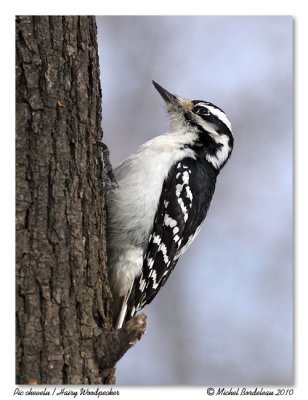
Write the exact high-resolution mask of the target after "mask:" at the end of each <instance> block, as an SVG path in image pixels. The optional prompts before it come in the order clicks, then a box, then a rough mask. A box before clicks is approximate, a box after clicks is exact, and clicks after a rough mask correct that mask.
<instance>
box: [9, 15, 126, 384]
mask: <svg viewBox="0 0 308 400" xmlns="http://www.w3.org/2000/svg"><path fill="white" fill-rule="evenodd" d="M16 45H17V52H16V132H17V133H16V163H17V165H16V263H17V272H16V285H17V287H16V312H17V317H16V337H17V343H16V383H18V384H23V383H32V384H33V383H39V384H40V383H43V384H91V383H92V384H98V383H112V382H113V381H114V376H113V366H114V365H115V363H116V361H117V360H118V359H119V358H120V357H121V354H122V353H121V351H122V349H121V348H119V351H117V348H116V345H115V347H114V348H113V353H114V352H115V353H118V356H115V357H113V358H112V360H113V361H114V362H111V363H110V362H107V364H108V368H107V367H106V363H104V360H107V359H110V356H109V355H108V352H109V351H110V349H109V348H108V346H107V345H106V344H108V343H110V337H112V335H114V333H113V331H112V326H111V312H110V303H111V294H110V290H109V285H108V280H107V270H106V243H105V206H104V193H103V191H102V176H103V165H102V162H101V158H100V154H99V153H100V148H99V147H98V146H97V145H96V142H97V141H99V140H100V139H101V136H102V131H101V91H100V83H99V63H98V55H97V42H96V23H95V18H94V17H74V16H70V17H59V16H55V17H43V16H40V17H32V16H23V17H17V21H16ZM124 341H126V342H127V341H129V338H124ZM98 343H100V344H101V346H99V352H97V344H98ZM109 347H110V346H109ZM120 347H121V346H120ZM122 347H123V346H122ZM129 347H130V346H129ZM98 353H99V354H98ZM122 355H123V354H122Z"/></svg>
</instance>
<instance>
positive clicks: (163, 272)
mask: <svg viewBox="0 0 308 400" xmlns="http://www.w3.org/2000/svg"><path fill="white" fill-rule="evenodd" d="M216 176H217V171H215V170H214V169H212V170H211V169H210V170H209V168H208V166H206V165H205V163H202V162H200V160H198V161H196V160H194V159H192V158H185V159H183V160H181V161H180V162H178V163H176V164H175V165H174V166H173V167H172V169H171V170H170V172H169V175H168V177H167V178H166V179H165V181H164V184H163V188H162V194H161V197H160V200H159V204H158V208H157V212H156V216H155V220H154V224H153V229H152V232H151V235H150V237H149V242H148V246H147V249H146V253H145V255H144V263H143V268H142V274H141V275H140V276H139V277H137V278H136V279H135V282H134V285H133V288H132V291H131V293H130V297H129V299H128V304H127V305H128V308H127V313H126V318H127V319H129V318H130V317H131V316H133V315H134V314H135V313H136V312H137V311H138V310H139V309H141V308H142V307H144V306H145V305H146V304H149V303H150V302H151V301H152V300H153V298H154V297H155V296H156V294H157V293H158V291H159V290H160V288H161V287H162V286H163V285H164V283H165V282H166V280H167V279H168V277H169V275H170V273H171V271H172V270H173V268H174V267H175V265H176V263H177V261H178V259H179V257H180V256H181V255H182V254H184V252H185V251H186V249H187V248H188V247H189V245H190V244H191V243H192V241H193V239H194V238H195V236H196V235H197V233H198V232H199V230H200V227H201V224H202V222H203V221H204V219H205V217H206V214H207V211H208V209H209V206H210V202H211V199H212V196H213V193H214V189H215V182H216Z"/></svg>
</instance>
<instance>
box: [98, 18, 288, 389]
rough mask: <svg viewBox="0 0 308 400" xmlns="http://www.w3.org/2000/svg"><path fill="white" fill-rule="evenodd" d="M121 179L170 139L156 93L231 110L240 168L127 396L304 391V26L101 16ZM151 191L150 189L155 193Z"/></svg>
mask: <svg viewBox="0 0 308 400" xmlns="http://www.w3.org/2000/svg"><path fill="white" fill-rule="evenodd" d="M97 24H98V44H99V52H100V65H101V79H102V92H103V129H104V141H105V142H106V144H107V145H108V146H109V149H110V151H111V161H112V163H113V165H114V166H116V165H117V164H118V163H119V162H120V161H121V160H123V159H124V158H125V157H127V156H129V155H130V154H131V153H133V152H134V151H135V150H136V149H137V147H138V146H139V145H141V144H142V143H144V142H145V141H147V140H149V139H151V138H153V137H154V136H157V135H159V134H161V133H163V132H166V131H167V130H168V118H167V115H166V112H165V111H164V107H163V101H162V99H161V97H160V96H159V94H158V93H157V92H156V90H155V89H154V87H153V86H152V83H151V81H152V79H154V80H156V81H157V82H158V83H160V84H161V85H162V86H164V87H165V88H166V89H168V90H169V91H171V92H172V93H176V94H178V95H180V96H182V97H186V98H190V99H203V100H207V101H210V102H213V103H214V104H216V105H218V106H219V107H221V108H222V109H223V110H224V111H225V112H226V113H227V115H228V116H229V119H230V120H231V122H232V126H233V134H234V138H235V145H234V150H233V154H232V157H231V159H230V161H229V162H228V164H227V165H226V167H225V168H224V169H223V170H222V172H221V174H220V175H219V177H218V181H217V185H216V192H215V194H214V199H213V202H212V205H211V208H210V211H209V213H208V216H207V220H206V223H205V224H204V227H203V229H202V230H201V232H200V234H199V236H198V237H197V239H196V240H195V241H194V243H193V244H192V245H191V247H190V248H189V249H188V251H187V252H186V254H185V255H184V256H183V257H182V258H181V259H180V261H179V262H178V264H177V267H176V269H175V270H174V272H173V273H172V275H171V277H170V279H169V280H168V281H167V283H166V285H165V286H164V287H163V289H162V290H161V291H160V293H159V295H158V296H157V297H156V298H155V300H154V301H153V302H152V303H151V304H150V305H149V306H147V307H146V308H145V312H146V313H147V315H148V330H147V333H146V335H145V336H144V337H143V338H142V340H141V341H140V342H138V343H137V344H136V345H135V347H134V348H132V349H131V350H129V352H128V353H127V354H126V355H125V356H124V357H123V359H122V360H121V361H120V362H119V364H118V367H117V383H118V384H119V385H244V386H245V385H246V386H248V385H288V384H292V383H293V243H292V241H293V239H292V238H293V223H292V222H293V221H292V217H293V215H292V174H293V171H292V152H293V19H292V18H291V17H286V16H279V17H278V16H277V17H276V16H269V17H264V16H260V17H256V16H248V17H244V16H240V17H233V16H232V17H227V16H226V17H222V16H217V17H208V16H204V17H203V16H193V17H191V16H189V17H182V16H181V17H178V16H175V17H169V16H168V17H167V16H155V17H154V16H153V17H149V16H133V17H131V16H123V17H121V16H115V17H114V16H103V17H97ZM145 190H146V188H145Z"/></svg>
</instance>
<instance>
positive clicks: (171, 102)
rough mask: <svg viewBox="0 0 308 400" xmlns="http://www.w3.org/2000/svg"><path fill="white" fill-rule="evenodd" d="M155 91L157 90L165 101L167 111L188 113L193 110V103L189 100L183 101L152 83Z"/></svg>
mask: <svg viewBox="0 0 308 400" xmlns="http://www.w3.org/2000/svg"><path fill="white" fill-rule="evenodd" d="M152 82H153V85H154V87H155V89H157V91H158V93H159V94H160V95H161V97H162V98H163V99H164V100H165V103H166V105H167V108H168V110H169V111H172V110H178V111H182V112H186V111H190V110H192V108H193V103H192V101H190V100H186V99H183V98H182V97H180V96H176V95H175V94H172V93H170V92H168V90H166V89H164V88H163V87H162V86H160V85H159V84H158V83H156V82H155V81H152Z"/></svg>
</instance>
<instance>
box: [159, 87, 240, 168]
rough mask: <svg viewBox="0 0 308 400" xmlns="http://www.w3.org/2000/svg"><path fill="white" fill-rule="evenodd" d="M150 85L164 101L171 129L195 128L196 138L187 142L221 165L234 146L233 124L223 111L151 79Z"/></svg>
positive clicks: (211, 160)
mask: <svg viewBox="0 0 308 400" xmlns="http://www.w3.org/2000/svg"><path fill="white" fill-rule="evenodd" d="M153 85H154V86H155V88H156V89H157V91H158V92H159V94H160V95H161V97H162V98H163V99H164V101H165V103H166V106H167V110H168V113H169V115H170V120H171V131H172V132H181V134H183V132H194V133H195V136H194V137H195V139H194V140H193V141H192V143H191V144H188V145H190V146H191V147H192V148H194V150H195V151H196V152H198V153H201V154H204V155H205V158H206V159H207V161H209V162H210V163H211V164H212V165H213V166H214V168H216V169H221V168H222V167H223V166H224V165H225V163H226V162H227V160H228V158H229V157H230V155H231V152H232V149H233V136H232V126H231V122H230V121H229V119H228V117H227V116H226V114H225V113H224V111H223V110H222V109H221V108H219V107H217V106H215V105H214V104H212V103H210V102H207V101H203V100H188V99H184V98H182V97H180V96H177V95H174V94H172V93H170V92H168V91H167V90H166V89H164V88H163V87H162V86H160V85H159V84H158V83H156V82H154V81H153Z"/></svg>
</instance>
